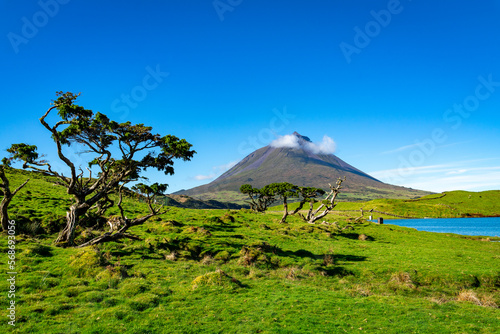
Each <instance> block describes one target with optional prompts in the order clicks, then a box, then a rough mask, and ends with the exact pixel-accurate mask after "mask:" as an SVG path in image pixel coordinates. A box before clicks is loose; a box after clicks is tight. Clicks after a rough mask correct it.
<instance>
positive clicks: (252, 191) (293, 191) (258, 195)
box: [240, 182, 325, 223]
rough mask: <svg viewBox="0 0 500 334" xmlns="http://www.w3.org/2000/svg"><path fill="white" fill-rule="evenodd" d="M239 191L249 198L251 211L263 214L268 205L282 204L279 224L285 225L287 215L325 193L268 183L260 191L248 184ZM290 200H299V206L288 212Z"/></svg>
mask: <svg viewBox="0 0 500 334" xmlns="http://www.w3.org/2000/svg"><path fill="white" fill-rule="evenodd" d="M240 191H241V192H242V193H243V194H247V195H248V197H249V198H250V201H249V202H248V203H249V204H250V207H251V208H252V210H254V211H257V212H264V211H266V209H267V208H268V206H269V205H271V204H273V203H274V202H275V201H277V200H278V199H281V201H282V202H283V216H282V217H281V220H280V223H285V222H286V219H287V217H288V216H289V215H294V214H297V213H298V212H299V211H300V210H302V208H303V207H304V204H305V203H308V202H309V203H311V205H313V203H314V202H315V201H316V198H317V197H318V196H321V195H323V194H324V193H325V191H324V190H322V189H319V188H314V187H299V186H296V185H294V184H291V183H288V182H275V183H270V184H268V185H266V186H264V187H262V188H261V189H258V188H253V187H252V186H251V185H249V184H244V185H242V186H241V188H240ZM291 198H297V199H300V202H299V205H298V206H297V208H295V210H293V211H289V209H288V200H289V199H291Z"/></svg>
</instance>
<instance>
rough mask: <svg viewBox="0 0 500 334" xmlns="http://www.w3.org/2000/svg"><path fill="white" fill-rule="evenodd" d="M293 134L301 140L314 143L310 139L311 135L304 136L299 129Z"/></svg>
mask: <svg viewBox="0 0 500 334" xmlns="http://www.w3.org/2000/svg"><path fill="white" fill-rule="evenodd" d="M292 135H294V136H295V137H297V138H299V140H300V141H306V142H310V143H312V140H311V139H309V137H306V136H303V135H301V134H300V133H298V132H297V131H294V133H292Z"/></svg>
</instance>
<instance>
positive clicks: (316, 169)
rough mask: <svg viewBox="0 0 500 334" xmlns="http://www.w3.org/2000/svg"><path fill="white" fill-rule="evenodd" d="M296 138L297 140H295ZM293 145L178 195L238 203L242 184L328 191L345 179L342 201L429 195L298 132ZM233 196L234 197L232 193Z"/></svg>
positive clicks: (263, 153)
mask: <svg viewBox="0 0 500 334" xmlns="http://www.w3.org/2000/svg"><path fill="white" fill-rule="evenodd" d="M292 136H294V137H292ZM287 137H288V138H291V139H292V144H289V145H284V147H275V146H271V145H268V146H265V147H262V148H260V149H258V150H256V151H254V152H252V153H250V154H249V155H248V156H246V157H245V158H244V159H243V160H241V161H240V162H239V163H237V164H236V165H235V166H234V167H232V168H231V169H229V170H228V171H227V172H225V173H224V174H222V175H221V176H220V177H218V178H217V179H216V180H214V181H212V182H210V183H208V184H205V185H202V186H199V187H195V188H192V189H189V190H180V191H178V192H176V193H175V194H177V195H188V196H191V197H195V198H200V199H205V200H206V199H218V200H229V199H231V200H233V201H234V200H235V199H236V200H237V199H239V198H242V197H241V196H239V195H241V194H239V189H240V187H241V185H243V184H246V183H248V184H251V185H252V186H253V187H257V188H261V187H263V186H265V185H267V184H269V183H273V182H289V183H292V184H295V185H298V186H308V187H316V188H321V189H324V190H329V187H328V183H332V184H334V183H335V181H336V180H337V178H339V177H341V178H343V177H345V178H346V181H345V182H344V183H343V184H342V186H343V191H342V194H343V196H341V197H340V198H342V197H344V198H347V199H350V200H367V199H375V198H416V197H420V196H424V195H427V194H430V192H425V191H421V190H415V189H410V188H405V187H399V186H394V185H390V184H387V183H383V182H381V181H379V180H377V179H376V178H374V177H372V176H370V175H368V174H366V173H364V172H363V171H361V170H359V169H357V168H355V167H353V166H351V165H350V164H348V163H346V162H345V161H343V160H342V159H340V158H338V157H337V156H336V155H334V154H330V153H325V152H323V151H322V150H319V149H317V146H316V145H315V144H313V143H312V141H311V140H310V139H309V138H308V137H306V136H302V135H300V134H299V133H297V132H294V133H293V134H292V135H289V136H287ZM233 192H234V193H233ZM228 197H229V198H228Z"/></svg>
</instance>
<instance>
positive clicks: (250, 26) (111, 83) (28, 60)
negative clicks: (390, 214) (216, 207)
mask: <svg viewBox="0 0 500 334" xmlns="http://www.w3.org/2000/svg"><path fill="white" fill-rule="evenodd" d="M0 12H1V13H2V14H1V15H2V20H0V30H1V36H2V39H1V43H0V48H1V49H0V52H1V55H2V61H1V62H0V68H1V73H2V79H3V80H2V84H1V85H2V89H1V97H2V102H3V103H2V122H1V123H0V143H1V144H0V146H1V147H0V149H2V150H5V149H6V148H7V147H8V146H10V144H11V143H14V142H29V143H34V144H37V145H38V146H39V149H40V151H41V152H44V153H46V154H47V158H48V159H49V160H51V161H53V162H54V164H55V165H56V166H62V165H61V164H60V163H58V162H57V158H56V157H55V154H54V144H53V143H52V142H51V140H50V136H49V134H48V133H47V131H46V130H45V129H44V128H43V127H42V126H41V125H40V123H39V121H38V118H39V117H41V116H42V115H43V114H44V112H45V111H46V110H47V108H48V107H49V103H50V101H51V99H53V98H54V96H55V92H56V91H58V90H62V91H73V92H82V96H81V98H80V100H79V101H80V104H82V105H84V106H85V107H86V108H89V109H92V110H95V111H100V112H103V113H105V114H107V115H109V116H110V117H111V118H114V119H116V120H130V121H132V122H135V123H145V124H147V125H152V126H153V127H154V129H155V130H156V131H157V132H159V133H161V134H168V133H171V134H174V135H176V136H178V137H181V138H186V139H187V140H188V141H189V142H191V143H192V144H193V148H194V149H195V150H196V151H197V152H198V154H197V155H196V156H195V158H194V159H193V160H192V161H191V162H188V163H183V162H178V163H176V165H175V167H176V173H175V175H174V176H168V177H167V176H163V175H161V174H157V173H151V174H149V176H150V178H151V179H152V180H154V181H157V180H158V181H161V182H164V183H168V184H170V188H169V191H171V192H173V191H176V190H179V189H182V188H191V187H193V186H197V185H200V184H203V183H207V182H210V181H211V180H212V179H213V178H214V177H215V176H217V175H220V174H221V173H222V172H223V171H224V170H225V168H227V166H229V165H230V164H231V163H234V162H235V161H239V160H240V159H242V158H243V157H245V156H246V155H247V154H248V153H250V152H251V151H253V150H255V149H257V148H259V147H262V146H265V145H267V144H269V142H271V141H272V140H273V139H275V138H276V137H277V136H281V135H285V134H289V133H292V132H294V131H297V132H299V133H301V134H303V135H306V136H309V137H310V138H311V139H312V140H313V141H316V142H319V141H321V140H322V138H323V136H324V135H327V136H329V137H331V138H332V139H333V140H334V141H335V143H336V146H337V151H336V154H337V155H338V156H339V157H340V158H341V159H343V160H345V161H346V162H348V163H350V164H352V165H354V166H356V167H357V168H359V169H361V170H363V171H365V172H367V173H370V174H372V175H373V176H375V177H377V178H379V179H380V180H382V181H385V182H389V183H393V184H398V185H403V186H408V187H413V188H419V189H424V190H432V191H444V190H454V189H465V190H485V189H500V154H499V153H500V131H499V129H500V112H499V111H500V61H499V59H500V40H499V38H498V36H500V25H499V24H498V22H500V1H499V0H484V1H475V2H473V1H451V0H449V1H431V0H413V1H410V0H401V1H327V0H321V1H320V0H312V1H305V0H304V1H298V0H291V1H284V0H283V1H263V0H252V1H251V0H242V1H241V0H220V1H215V2H214V1H213V0H206V1H205V0H203V1H202V0H196V1H194V0H191V1H190V0H161V1H160V0H155V1H153V0H150V1H93V0H87V1H82V0H58V1H57V0H41V1H40V2H38V1H22V2H21V1H6V0H2V1H0ZM127 96H128V97H127ZM418 143H424V144H420V145H419V144H418ZM70 155H72V156H73V158H74V159H82V157H81V156H80V157H79V156H78V155H76V154H74V153H70Z"/></svg>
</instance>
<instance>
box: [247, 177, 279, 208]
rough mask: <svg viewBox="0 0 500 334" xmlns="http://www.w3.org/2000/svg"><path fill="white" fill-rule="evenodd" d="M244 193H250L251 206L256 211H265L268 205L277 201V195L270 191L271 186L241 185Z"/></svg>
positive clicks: (249, 202)
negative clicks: (260, 187)
mask: <svg viewBox="0 0 500 334" xmlns="http://www.w3.org/2000/svg"><path fill="white" fill-rule="evenodd" d="M240 192H241V193H242V194H245V195H248V198H249V201H248V202H247V203H248V204H250V208H251V209H252V210H253V211H256V212H264V211H266V210H267V207H268V206H269V205H271V204H272V203H274V202H275V201H276V196H275V195H274V194H273V193H272V192H270V191H269V188H266V187H264V188H262V189H259V188H254V187H252V186H251V185H249V184H244V185H242V186H241V187H240Z"/></svg>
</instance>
